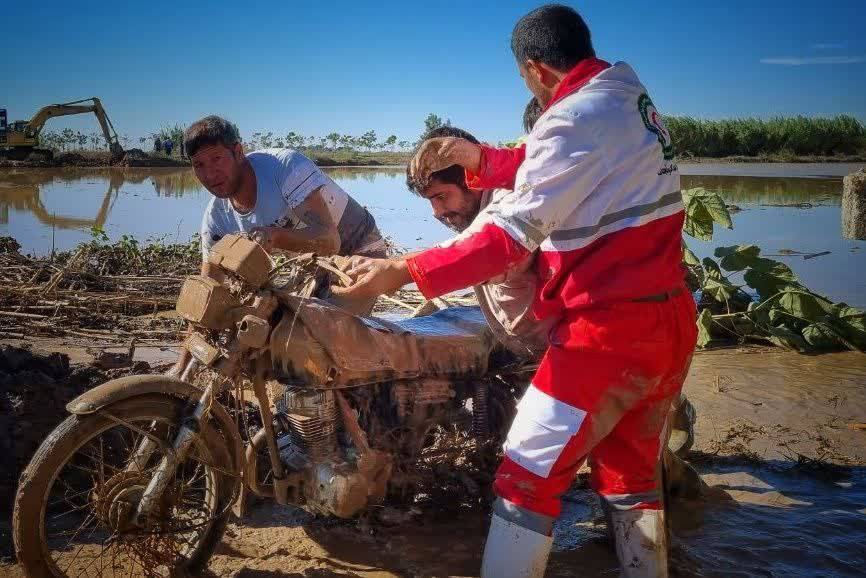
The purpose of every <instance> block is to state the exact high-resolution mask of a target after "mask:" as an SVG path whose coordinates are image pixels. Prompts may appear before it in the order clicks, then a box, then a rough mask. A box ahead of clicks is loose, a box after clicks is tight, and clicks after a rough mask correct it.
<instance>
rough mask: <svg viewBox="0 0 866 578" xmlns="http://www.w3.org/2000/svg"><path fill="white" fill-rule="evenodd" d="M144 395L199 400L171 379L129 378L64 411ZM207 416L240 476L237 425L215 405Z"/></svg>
mask: <svg viewBox="0 0 866 578" xmlns="http://www.w3.org/2000/svg"><path fill="white" fill-rule="evenodd" d="M147 394H161V395H168V396H172V397H179V398H181V399H185V400H187V401H189V402H195V401H198V399H199V398H200V397H201V395H202V391H201V390H200V389H198V388H196V387H194V386H192V385H190V384H189V383H187V382H185V381H181V380H180V379H177V378H175V377H169V376H166V375H130V376H128V377H121V378H119V379H112V380H111V381H107V382H105V383H103V384H102V385H98V386H96V387H94V388H93V389H91V390H89V391H87V392H85V393H83V394H81V395H79V396H78V397H76V398H75V399H73V400H72V401H70V402H69V403H68V404H66V411H68V412H69V413H71V414H74V415H87V414H91V413H96V412H97V411H99V410H100V409H101V408H104V407H107V406H110V405H112V404H114V403H117V402H118V401H122V400H125V399H129V398H131V397H136V396H139V395H147ZM210 414H211V416H212V417H213V418H214V419H215V420H216V421H217V422H218V423H219V429H220V431H221V432H222V433H223V435H225V436H226V443H227V444H228V446H229V451H230V452H231V454H232V464H234V467H235V471H236V472H238V473H240V472H241V471H242V468H243V456H244V450H243V441H242V440H241V436H240V433H239V432H238V428H237V425H236V424H235V422H234V420H233V419H232V418H231V416H230V415H229V414H228V412H227V411H226V410H225V408H224V407H223V406H222V405H220V404H219V403H213V404H211V408H210Z"/></svg>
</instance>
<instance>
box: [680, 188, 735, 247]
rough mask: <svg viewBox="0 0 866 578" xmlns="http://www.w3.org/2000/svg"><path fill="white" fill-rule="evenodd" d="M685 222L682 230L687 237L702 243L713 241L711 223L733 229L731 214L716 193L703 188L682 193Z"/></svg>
mask: <svg viewBox="0 0 866 578" xmlns="http://www.w3.org/2000/svg"><path fill="white" fill-rule="evenodd" d="M682 196H683V206H684V207H685V210H686V222H685V225H684V227H683V230H684V231H685V233H686V234H687V235H690V236H692V237H694V238H696V239H701V240H703V241H711V240H712V239H713V223H717V224H719V225H721V226H723V227H726V228H728V229H731V228H733V223H732V222H731V214H730V213H729V212H728V209H727V207H725V201H724V200H723V199H722V198H721V197H720V196H719V194H718V193H716V192H713V191H708V190H706V189H703V188H696V189H687V190H684V191H682Z"/></svg>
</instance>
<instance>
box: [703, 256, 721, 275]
mask: <svg viewBox="0 0 866 578" xmlns="http://www.w3.org/2000/svg"><path fill="white" fill-rule="evenodd" d="M701 263H702V264H703V266H704V272H705V273H706V274H707V277H709V278H710V279H717V280H718V279H721V278H722V270H721V269H720V268H719V264H718V263H716V262H715V261H713V260H712V259H710V258H709V257H704V260H703V261H702V262H701Z"/></svg>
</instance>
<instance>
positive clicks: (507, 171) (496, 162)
mask: <svg viewBox="0 0 866 578" xmlns="http://www.w3.org/2000/svg"><path fill="white" fill-rule="evenodd" d="M525 157H526V146H525V145H520V146H518V147H514V148H501V149H498V148H494V147H491V146H487V145H481V164H480V165H479V167H478V172H477V173H473V172H472V171H470V170H468V169H467V170H466V185H467V186H468V187H469V188H470V189H476V190H482V189H513V188H514V178H515V177H516V176H517V169H519V168H520V165H521V164H522V163H523V159H524V158H525Z"/></svg>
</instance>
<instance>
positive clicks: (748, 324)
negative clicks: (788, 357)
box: [683, 189, 866, 352]
mask: <svg viewBox="0 0 866 578" xmlns="http://www.w3.org/2000/svg"><path fill="white" fill-rule="evenodd" d="M683 204H684V205H685V210H686V223H685V226H684V229H683V230H684V231H685V233H686V234H687V235H689V236H691V237H694V238H696V239H700V240H703V241H711V240H712V238H713V228H714V226H715V225H722V226H723V227H726V228H729V229H730V228H733V224H732V222H731V216H730V214H729V213H728V209H727V207H726V206H725V203H724V201H723V200H722V198H721V197H720V196H719V195H718V194H717V193H715V192H712V191H707V190H706V189H689V190H685V191H683ZM714 256H715V257H716V259H718V261H716V260H714V259H711V258H709V257H707V258H705V259H703V260H702V261H701V260H699V259H698V258H697V256H696V255H695V254H694V253H692V251H690V250H689V249H688V247H684V262H685V264H686V266H687V267H688V268H689V270H690V271H691V273H692V274H693V275H692V278H693V279H697V280H698V288H699V289H700V291H701V305H702V309H701V312H700V315H699V316H698V319H697V324H698V347H706V346H707V345H708V344H709V343H710V342H711V341H712V340H713V339H714V338H716V337H727V338H734V339H737V340H741V341H743V340H761V341H768V342H770V343H773V344H775V345H779V346H782V347H787V348H789V349H795V350H797V351H801V352H808V351H835V350H840V349H851V350H856V351H866V312H864V311H861V310H859V309H857V308H854V307H849V306H848V305H847V304H845V303H834V302H833V301H831V300H830V299H828V298H827V297H825V296H823V295H819V294H818V293H815V292H814V291H811V290H810V289H809V288H807V287H806V286H805V285H803V283H802V282H801V281H800V279H799V278H798V277H797V275H796V274H794V272H793V271H792V270H791V268H790V267H788V266H787V265H785V264H784V263H782V262H780V261H776V260H773V259H767V258H766V257H762V256H761V249H760V248H759V247H757V246H755V245H734V246H730V247H718V248H716V250H715V251H714Z"/></svg>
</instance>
